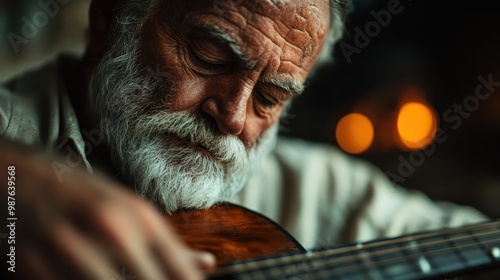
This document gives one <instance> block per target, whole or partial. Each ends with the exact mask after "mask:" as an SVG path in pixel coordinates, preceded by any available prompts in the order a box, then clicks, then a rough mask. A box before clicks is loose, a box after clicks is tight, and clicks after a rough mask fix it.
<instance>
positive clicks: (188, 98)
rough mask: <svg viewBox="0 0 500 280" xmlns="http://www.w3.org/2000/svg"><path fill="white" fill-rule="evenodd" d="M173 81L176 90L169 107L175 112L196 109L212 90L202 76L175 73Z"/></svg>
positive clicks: (170, 99)
mask: <svg viewBox="0 0 500 280" xmlns="http://www.w3.org/2000/svg"><path fill="white" fill-rule="evenodd" d="M172 81H173V83H174V91H173V92H172V95H171V97H170V98H169V109H170V110H172V111H175V112H178V111H190V112H191V111H193V110H195V108H196V107H199V106H200V105H201V103H202V102H203V100H204V99H205V98H206V93H207V92H210V90H211V89H210V84H208V83H206V81H204V80H203V79H200V78H194V77H189V78H186V77H185V75H184V77H182V75H181V76H177V75H173V76H172ZM193 113H194V112H193Z"/></svg>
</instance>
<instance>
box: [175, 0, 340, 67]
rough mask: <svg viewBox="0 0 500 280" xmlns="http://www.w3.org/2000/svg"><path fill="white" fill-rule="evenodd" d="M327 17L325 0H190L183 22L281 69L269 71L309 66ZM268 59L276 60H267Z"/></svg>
mask: <svg viewBox="0 0 500 280" xmlns="http://www.w3.org/2000/svg"><path fill="white" fill-rule="evenodd" d="M329 16H330V13H329V4H328V0H253V1H246V0H214V1H196V0H195V1H193V2H192V3H190V5H189V6H188V7H187V9H186V13H185V16H184V19H183V21H184V24H185V25H187V26H188V27H189V28H192V29H195V30H196V29H198V30H201V31H202V32H204V33H205V34H207V35H208V34H211V35H215V36H217V37H218V38H220V39H222V40H223V41H226V43H228V44H229V45H231V48H232V49H233V50H234V51H235V52H237V53H239V55H240V56H243V57H244V58H246V59H247V60H249V61H266V60H267V62H268V63H271V67H272V66H273V65H274V67H275V68H276V67H277V68H282V69H274V70H278V71H279V70H281V71H279V72H282V71H285V72H289V73H290V72H291V70H293V72H297V71H298V72H307V71H308V70H309V69H310V68H311V67H312V64H313V63H314V60H315V59H316V57H317V56H318V54H319V52H320V50H321V48H322V46H323V43H324V40H325V39H326V37H327V33H328V28H329V20H330V17H329ZM272 55H274V56H276V57H274V58H273V57H270V56H272ZM267 56H269V57H267ZM273 59H274V60H278V61H275V62H274V63H273V62H272V61H271V62H269V61H268V60H273ZM302 74H304V73H302Z"/></svg>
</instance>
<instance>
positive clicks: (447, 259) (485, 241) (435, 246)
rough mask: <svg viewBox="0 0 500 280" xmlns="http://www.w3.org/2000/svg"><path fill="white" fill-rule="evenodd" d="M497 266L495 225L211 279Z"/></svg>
mask: <svg viewBox="0 0 500 280" xmlns="http://www.w3.org/2000/svg"><path fill="white" fill-rule="evenodd" d="M487 266H500V221H494V222H488V223H483V224H478V225H471V226H466V227H462V228H457V229H445V230H440V231H435V232H425V233H419V234H412V235H407V236H402V237H397V238H391V239H385V240H379V241H373V242H367V243H356V244H349V245H344V246H337V247H329V248H322V249H317V250H313V251H310V252H307V253H297V254H292V255H286V256H278V257H272V258H265V259H259V260H252V261H246V262H239V263H234V264H232V265H230V266H227V267H223V268H221V269H218V270H217V271H215V272H214V274H213V277H212V279H425V278H429V277H436V276H444V275H450V274H454V273H461V272H465V271H468V270H470V269H477V268H481V267H487Z"/></svg>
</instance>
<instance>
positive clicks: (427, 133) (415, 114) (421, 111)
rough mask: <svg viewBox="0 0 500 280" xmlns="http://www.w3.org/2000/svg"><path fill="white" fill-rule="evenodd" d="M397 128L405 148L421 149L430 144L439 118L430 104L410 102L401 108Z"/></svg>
mask: <svg viewBox="0 0 500 280" xmlns="http://www.w3.org/2000/svg"><path fill="white" fill-rule="evenodd" d="M397 128H398V134H399V139H400V140H401V143H402V144H403V145H404V146H405V148H407V149H410V150H419V149H423V148H425V147H426V146H427V145H429V144H430V143H431V142H432V140H433V139H434V136H435V135H436V129H437V120H436V114H435V113H434V110H433V109H431V108H430V106H428V105H425V104H422V103H418V102H410V103H406V104H404V105H403V106H402V107H401V109H400V110H399V114H398V120H397Z"/></svg>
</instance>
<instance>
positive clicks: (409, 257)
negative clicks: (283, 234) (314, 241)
mask: <svg viewBox="0 0 500 280" xmlns="http://www.w3.org/2000/svg"><path fill="white" fill-rule="evenodd" d="M499 241H500V238H497V239H494V240H489V241H484V242H482V245H483V246H484V244H489V243H495V242H499ZM475 246H477V244H467V245H459V246H456V247H455V248H443V249H437V250H432V251H426V252H423V253H418V252H415V253H412V254H409V255H406V256H403V257H404V258H405V261H407V262H410V261H415V260H418V259H420V258H421V257H424V258H427V257H432V256H433V255H436V254H443V253H450V252H454V251H456V248H458V249H465V248H469V247H470V248H475ZM397 251H398V250H397ZM364 255H365V256H367V257H370V258H373V257H378V256H380V255H377V254H371V253H369V252H365V253H364ZM398 258H400V257H393V258H389V259H386V260H370V261H369V262H363V263H361V264H359V263H354V261H360V260H363V255H357V256H353V257H352V258H351V261H347V262H346V261H342V262H337V261H336V260H331V261H328V260H322V261H323V263H321V264H319V265H317V266H316V267H315V268H313V269H310V270H309V271H312V270H315V269H322V268H326V269H328V268H330V270H331V272H330V273H331V274H328V275H329V276H332V275H333V274H346V273H349V272H354V271H357V270H360V268H359V265H361V266H362V267H363V268H365V269H367V268H375V267H380V266H383V265H391V264H397V263H401V261H400V260H398ZM343 263H352V264H351V265H349V266H347V267H341V268H335V267H334V265H339V264H343ZM290 265H292V264H288V265H286V266H285V267H281V268H280V270H279V271H278V269H272V268H271V269H270V270H269V272H267V273H266V274H265V275H266V276H271V277H273V276H277V275H276V274H278V275H283V272H284V271H283V270H285V272H286V267H287V266H290ZM247 273H248V272H247ZM249 273H259V271H255V270H253V271H251V272H249ZM295 273H302V274H307V271H305V270H303V269H302V271H296V272H295ZM285 274H286V273H285ZM290 274H291V275H293V273H290Z"/></svg>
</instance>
